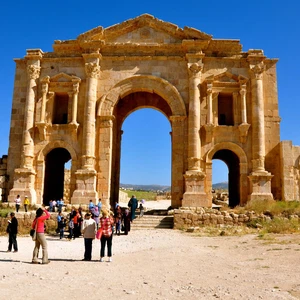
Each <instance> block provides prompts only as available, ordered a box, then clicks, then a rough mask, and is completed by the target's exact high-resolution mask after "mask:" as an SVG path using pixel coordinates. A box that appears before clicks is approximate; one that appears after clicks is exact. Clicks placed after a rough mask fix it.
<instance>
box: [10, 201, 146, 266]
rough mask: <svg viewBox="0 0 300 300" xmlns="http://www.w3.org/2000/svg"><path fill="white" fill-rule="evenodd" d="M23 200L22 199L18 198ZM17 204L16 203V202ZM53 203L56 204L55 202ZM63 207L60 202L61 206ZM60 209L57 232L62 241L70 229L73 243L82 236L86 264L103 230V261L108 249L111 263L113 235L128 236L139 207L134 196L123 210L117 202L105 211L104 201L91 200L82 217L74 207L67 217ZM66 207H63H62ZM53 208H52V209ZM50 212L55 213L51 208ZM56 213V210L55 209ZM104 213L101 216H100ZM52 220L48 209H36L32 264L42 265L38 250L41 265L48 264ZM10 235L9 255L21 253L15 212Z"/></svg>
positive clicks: (12, 214)
mask: <svg viewBox="0 0 300 300" xmlns="http://www.w3.org/2000/svg"><path fill="white" fill-rule="evenodd" d="M19 198H20V197H19ZM16 203H17V202H16ZM52 203H53V201H52ZM60 205H61V203H60ZM60 205H59V206H58V207H59V209H58V215H57V230H56V232H57V233H59V237H60V239H62V238H64V237H65V235H64V234H65V229H66V227H67V226H68V231H69V235H68V239H69V240H72V239H75V238H77V237H79V236H81V235H82V236H83V238H84V249H85V250H84V258H83V259H82V260H84V261H90V260H91V259H92V244H93V240H94V239H95V237H96V236H97V231H98V230H99V231H101V237H100V245H101V249H100V261H101V262H102V261H104V257H105V249H106V247H107V257H108V261H109V262H111V261H112V239H113V235H114V234H116V235H120V234H121V231H124V234H125V235H127V234H128V232H129V231H130V224H131V222H133V220H134V219H135V217H136V216H135V210H136V209H137V207H138V201H137V199H136V198H135V197H134V196H132V197H131V199H130V201H129V202H128V207H129V208H126V209H125V210H124V211H123V210H122V208H121V206H120V205H119V204H118V203H115V206H114V208H113V211H111V210H107V209H104V208H102V202H101V199H99V201H98V204H97V205H95V204H94V203H93V201H92V200H90V203H89V207H88V212H87V213H85V214H83V212H82V209H81V208H78V209H75V208H72V210H71V212H70V214H69V216H68V218H65V217H64V216H63V215H62V209H60V208H61V207H62V206H61V207H60ZM62 205H63V204H62ZM52 208H53V206H52ZM49 210H50V212H51V211H53V210H52V209H49ZM54 210H55V208H54ZM143 211H144V208H143V205H142V203H141V204H140V216H142V214H143ZM100 212H101V217H100ZM49 218H50V213H49V212H48V210H47V209H45V208H38V209H37V210H36V216H35V219H34V221H33V222H32V229H34V231H35V233H36V234H35V245H34V249H33V255H32V263H33V264H38V263H40V262H39V260H38V253H39V249H40V248H42V264H48V263H49V262H50V261H49V259H48V250H47V241H46V237H45V221H46V220H47V219H49ZM7 233H8V235H9V245H8V250H7V252H11V251H12V249H13V250H14V252H18V244H17V233H18V220H17V218H16V217H15V213H13V212H12V213H11V214H10V220H9V221H8V226H7Z"/></svg>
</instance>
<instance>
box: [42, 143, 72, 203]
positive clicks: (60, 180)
mask: <svg viewBox="0 0 300 300" xmlns="http://www.w3.org/2000/svg"><path fill="white" fill-rule="evenodd" d="M70 160H71V162H72V164H71V170H70V183H69V190H70V195H72V194H73V191H74V189H75V175H74V174H75V171H76V170H77V167H78V156H77V153H76V151H75V150H74V148H73V147H72V146H71V145H70V144H69V143H67V142H65V141H52V142H50V143H48V144H47V145H46V146H45V147H44V148H43V149H42V150H41V151H40V152H39V154H38V156H37V169H36V170H37V174H36V178H37V180H36V191H37V204H45V205H48V203H49V200H51V199H54V198H55V200H57V197H58V198H61V197H63V194H64V190H63V189H64V169H65V163H66V162H68V161H70ZM56 180H57V182H56ZM67 200H69V199H67Z"/></svg>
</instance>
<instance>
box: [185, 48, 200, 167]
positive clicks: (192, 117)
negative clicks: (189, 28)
mask: <svg viewBox="0 0 300 300" xmlns="http://www.w3.org/2000/svg"><path fill="white" fill-rule="evenodd" d="M187 58H188V72H189V96H190V97H189V113H188V145H189V146H188V169H189V170H199V171H200V169H201V166H200V157H201V139H200V134H199V130H200V121H201V120H200V115H201V114H200V82H201V71H202V68H203V64H202V56H200V57H199V56H197V55H188V54H187Z"/></svg>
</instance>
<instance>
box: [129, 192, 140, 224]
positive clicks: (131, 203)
mask: <svg viewBox="0 0 300 300" xmlns="http://www.w3.org/2000/svg"><path fill="white" fill-rule="evenodd" d="M128 207H129V208H130V214H131V222H133V220H134V219H135V211H136V209H137V207H138V201H137V199H136V198H135V196H134V195H132V197H131V198H130V200H129V202H128Z"/></svg>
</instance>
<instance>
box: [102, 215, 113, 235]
mask: <svg viewBox="0 0 300 300" xmlns="http://www.w3.org/2000/svg"><path fill="white" fill-rule="evenodd" d="M113 223H114V221H113V220H112V218H110V217H106V218H103V217H102V218H101V219H100V224H101V228H102V230H103V235H104V236H106V237H109V236H111V235H112V228H111V226H112V225H113Z"/></svg>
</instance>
